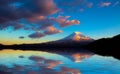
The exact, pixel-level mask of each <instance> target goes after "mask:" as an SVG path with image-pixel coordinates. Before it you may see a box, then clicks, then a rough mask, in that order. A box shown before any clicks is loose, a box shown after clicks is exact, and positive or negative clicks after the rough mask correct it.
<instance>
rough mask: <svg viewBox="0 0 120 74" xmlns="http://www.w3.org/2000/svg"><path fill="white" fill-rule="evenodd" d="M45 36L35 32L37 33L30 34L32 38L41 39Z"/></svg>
mask: <svg viewBox="0 0 120 74" xmlns="http://www.w3.org/2000/svg"><path fill="white" fill-rule="evenodd" d="M44 36H45V34H43V33H40V32H35V33H32V34H30V35H29V37H30V38H33V39H34V38H41V37H44Z"/></svg>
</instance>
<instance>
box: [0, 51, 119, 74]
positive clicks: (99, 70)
mask: <svg viewBox="0 0 120 74" xmlns="http://www.w3.org/2000/svg"><path fill="white" fill-rule="evenodd" d="M0 71H4V72H8V73H12V74H120V60H118V59H115V58H113V57H107V56H106V57H105V56H100V55H96V54H91V53H88V52H86V53H85V52H53V51H52V52H45V51H30V50H28V51H22V50H12V49H4V50H1V51H0Z"/></svg>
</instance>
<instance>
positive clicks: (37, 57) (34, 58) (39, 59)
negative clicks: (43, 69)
mask: <svg viewBox="0 0 120 74" xmlns="http://www.w3.org/2000/svg"><path fill="white" fill-rule="evenodd" d="M29 59H30V60H33V61H35V62H42V61H44V60H45V58H43V57H40V56H31V57H29Z"/></svg>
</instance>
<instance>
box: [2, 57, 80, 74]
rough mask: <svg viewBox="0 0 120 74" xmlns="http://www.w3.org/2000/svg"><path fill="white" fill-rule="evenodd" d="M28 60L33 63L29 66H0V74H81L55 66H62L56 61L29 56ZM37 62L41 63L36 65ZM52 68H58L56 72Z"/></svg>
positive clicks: (72, 69) (77, 71) (71, 69)
mask: <svg viewBox="0 0 120 74" xmlns="http://www.w3.org/2000/svg"><path fill="white" fill-rule="evenodd" d="M28 59H30V60H32V61H35V62H34V63H32V64H31V65H24V66H22V65H18V64H13V67H11V68H8V67H7V66H4V65H1V66H0V74H81V73H80V71H79V70H78V69H75V68H68V67H66V66H62V67H61V66H57V65H59V64H62V62H60V61H58V60H52V59H46V58H43V57H41V56H30V57H29V58H28ZM38 62H42V63H39V64H37V63H38ZM53 67H58V68H59V70H56V69H55V68H53Z"/></svg>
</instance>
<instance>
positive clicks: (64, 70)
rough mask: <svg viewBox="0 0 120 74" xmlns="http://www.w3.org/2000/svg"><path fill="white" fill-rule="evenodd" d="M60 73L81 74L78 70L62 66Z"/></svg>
mask: <svg viewBox="0 0 120 74" xmlns="http://www.w3.org/2000/svg"><path fill="white" fill-rule="evenodd" d="M61 73H63V74H81V73H80V71H79V70H78V69H71V68H67V67H64V66H62V67H61Z"/></svg>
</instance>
